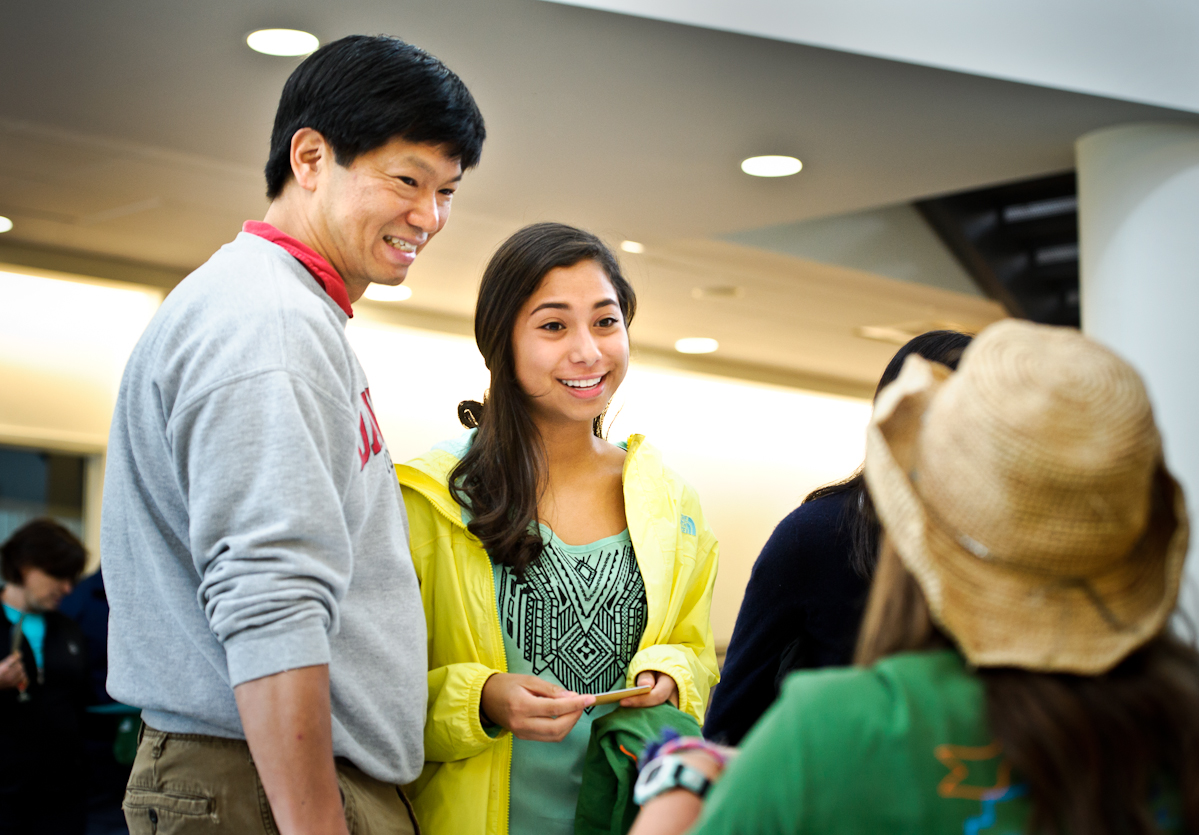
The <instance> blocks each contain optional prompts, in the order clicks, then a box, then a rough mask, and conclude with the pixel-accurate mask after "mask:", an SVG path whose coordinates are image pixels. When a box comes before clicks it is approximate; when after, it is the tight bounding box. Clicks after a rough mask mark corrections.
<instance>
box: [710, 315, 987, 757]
mask: <svg viewBox="0 0 1199 835" xmlns="http://www.w3.org/2000/svg"><path fill="white" fill-rule="evenodd" d="M969 344H970V337H969V336H968V335H966V334H964V333H958V332H957V331H945V330H941V331H929V332H928V333H922V334H920V335H919V336H916V337H914V338H912V339H911V340H909V341H908V342H907V343H906V344H905V345H903V347H901V348H900V349H899V350H898V351H897V352H896V353H895V356H893V357H892V358H891V361H890V362H888V363H887V367H886V368H885V369H884V370H883V375H882V378H881V379H880V380H879V382H878V388H877V390H876V391H875V395H874V396H875V398H876V399H877V398H878V392H881V391H882V390H883V389H884V388H886V387H887V386H888V385H889V384H890V383H892V382H893V381H894V380H895V378H896V377H898V376H899V370H900V369H901V368H902V367H903V363H904V360H906V359H907V358H908V356H909V355H911V354H916V355H918V356H921V357H924V358H925V359H927V360H929V361H930V362H936V363H940V364H941V365H944V366H946V367H948V368H957V364H958V360H959V359H961V356H962V352H963V351H964V350H966V346H967V345H969ZM878 543H879V525H878V517H877V515H875V512H874V503H873V502H872V501H871V500H870V491H868V490H867V489H866V479H865V476H864V475H863V473H862V468H861V467H859V468H858V469H857V471H856V472H854V473H853V474H852V475H850V476H849V477H847V478H845V479H843V480H841V481H838V482H836V483H835V484H829V485H826V486H824V487H821V488H818V489H816V490H813V491H812V492H811V493H809V494H808V496H807V498H805V499H804V500H803V503H802V504H801V505H800V506H799V507H797V508H796V509H795V510H793V511H792V512H791V513H789V514H788V515H787V517H786V518H785V519H783V521H781V522H779V524H778V526H777V527H776V528H775V529H774V533H772V534H771V535H770V539H769V540H767V541H766V544H765V545H764V546H763V547H762V552H761V553H760V554H759V555H758V559H757V561H756V562H755V563H754V568H753V571H752V572H751V574H750V577H749V583H748V585H747V586H746V588H745V596H744V597H743V598H742V600H741V610H740V611H739V612H738V613H737V624H736V626H735V628H734V629H733V637H732V640H731V641H729V648H728V652H727V654H726V655H725V658H724V667H723V669H722V670H721V673H720V687H718V688H716V692H715V693H714V694H713V696H712V708H711V710H709V711H708V721H707V722H706V723H705V724H704V736H706V737H707V738H708V739H711V740H715V741H717V742H722V743H725V744H728V745H736V744H738V743H739V742H740V741H741V739H742V737H744V736H745V734H746V733H748V732H749V729H750V728H752V727H753V726H754V723H755V722H757V721H758V719H760V718H761V716H762V714H763V713H765V712H766V709H767V708H768V707H770V705H771V704H772V703H773V702H774V700H775V698H777V697H778V693H779V686H780V685H781V684H782V681H783V679H785V678H786V677H787V676H788V675H789V674H790V673H792V672H795V671H796V670H807V669H814V668H817V667H836V666H844V665H846V664H849V663H851V662H852V661H853V647H854V641H855V640H856V638H857V635H858V625H859V624H860V623H861V620H862V612H863V610H864V609H865V608H866V592H867V591H868V590H869V588H870V577H871V575H872V574H873V573H874V564H875V562H876V561H877V559H878Z"/></svg>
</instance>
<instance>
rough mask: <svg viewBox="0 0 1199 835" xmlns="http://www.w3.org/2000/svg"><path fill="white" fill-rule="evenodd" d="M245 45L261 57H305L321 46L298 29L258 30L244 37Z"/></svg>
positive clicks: (314, 37)
mask: <svg viewBox="0 0 1199 835" xmlns="http://www.w3.org/2000/svg"><path fill="white" fill-rule="evenodd" d="M246 43H247V44H248V45H249V47H250V49H252V50H254V51H255V52H261V53H262V54H263V55H307V54H308V53H309V52H314V51H315V50H316V48H317V47H318V46H320V45H321V42H320V41H318V40H317V39H316V35H313V34H310V33H308V32H301V31H300V30H299V29H259V30H258V31H257V32H251V33H250V34H248V35H246Z"/></svg>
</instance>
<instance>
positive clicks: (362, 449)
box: [358, 387, 387, 470]
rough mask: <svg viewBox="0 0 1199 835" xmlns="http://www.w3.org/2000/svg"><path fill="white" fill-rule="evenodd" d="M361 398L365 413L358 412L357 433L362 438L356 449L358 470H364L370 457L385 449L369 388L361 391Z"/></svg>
mask: <svg viewBox="0 0 1199 835" xmlns="http://www.w3.org/2000/svg"><path fill="white" fill-rule="evenodd" d="M361 397H362V405H363V406H365V407H366V411H365V412H363V411H362V410H359V411H358V433H359V435H361V436H362V440H361V445H360V446H359V447H358V460H359V462H360V464H361V466H359V467H358V469H359V470H363V469H365V468H366V464H367V462H368V461H370V460H371V458H372V457H374V456H375V455H378V454H379V453H380V452H382V451H383V450H384V449H386V448H387V447H386V446H385V445H384V443H383V430H382V429H380V428H379V419H378V418H376V417H375V407H374V404H373V403H371V390H370V388H369V387H367V388H365V389H363V390H362V395H361ZM368 418H369V421H368Z"/></svg>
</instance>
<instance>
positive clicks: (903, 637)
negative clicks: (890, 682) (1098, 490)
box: [854, 536, 1199, 835]
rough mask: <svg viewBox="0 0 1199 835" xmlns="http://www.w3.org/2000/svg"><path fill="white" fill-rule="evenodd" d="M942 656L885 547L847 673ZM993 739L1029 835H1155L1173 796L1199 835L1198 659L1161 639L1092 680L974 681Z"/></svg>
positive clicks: (999, 677) (1028, 674)
mask: <svg viewBox="0 0 1199 835" xmlns="http://www.w3.org/2000/svg"><path fill="white" fill-rule="evenodd" d="M946 646H951V644H950V642H949V640H948V639H947V638H946V637H945V635H944V633H942V632H941V631H940V630H939V629H938V628H937V627H936V625H935V624H934V623H933V620H932V617H931V615H930V614H929V610H928V604H927V602H926V601H925V598H924V593H923V592H922V591H921V590H920V586H919V584H917V582H916V579H915V578H914V577H913V576H912V575H911V574H910V573H909V572H908V570H907V569H906V568H905V567H904V566H903V563H902V562H901V561H900V559H899V556H898V555H897V554H896V552H895V549H894V547H893V546H891V544H890V543H889V542H888V541H887V540H886V538H885V536H884V540H883V546H882V550H881V554H880V556H879V562H878V568H877V570H876V571H875V575H874V584H873V585H872V586H871V589H870V599H869V601H868V602H867V604H866V614H865V617H864V618H863V620H862V631H861V634H860V635H859V637H858V646H857V653H856V655H855V657H854V662H855V663H857V664H859V665H870V664H873V663H874V662H875V661H878V660H879V659H881V658H884V657H886V656H888V655H892V654H895V653H898V652H905V651H910V650H920V649H931V648H935V647H946ZM976 673H977V675H978V677H979V678H980V679H981V680H982V682H983V685H984V687H985V689H986V699H987V718H988V722H989V724H990V728H991V732H992V733H993V734H994V735H995V738H996V740H997V741H998V742H999V743H1000V744H1001V745H1002V746H1003V752H1004V755H1005V756H1006V757H1007V758H1008V760H1009V761H1010V762H1011V764H1012V768H1013V770H1014V772H1015V773H1016V774H1017V775H1018V776H1019V778H1020V779H1021V780H1023V781H1024V782H1026V783H1027V784H1028V788H1029V799H1030V801H1031V804H1032V815H1031V818H1030V820H1029V832H1032V833H1037V834H1038V835H1040V834H1041V833H1048V835H1066V833H1070V835H1082V833H1085V835H1154V833H1157V832H1160V831H1161V828H1160V824H1159V823H1158V822H1157V821H1155V820H1154V819H1153V817H1152V813H1151V803H1152V801H1153V798H1154V796H1155V795H1156V794H1158V793H1160V792H1166V793H1169V794H1174V793H1176V794H1177V796H1178V799H1179V806H1180V809H1181V811H1182V815H1183V822H1184V824H1185V831H1187V832H1196V833H1199V653H1196V652H1195V650H1194V649H1193V648H1192V647H1190V646H1188V645H1186V644H1184V643H1182V642H1181V641H1179V640H1178V639H1177V638H1175V637H1173V636H1172V635H1170V634H1169V633H1168V632H1162V633H1161V634H1159V635H1158V636H1157V637H1156V638H1154V639H1153V640H1151V641H1149V642H1148V643H1147V644H1145V645H1144V646H1143V647H1141V648H1140V649H1138V650H1137V651H1135V652H1133V653H1132V654H1131V655H1129V656H1128V657H1127V658H1125V659H1124V660H1123V661H1121V662H1120V663H1119V664H1118V665H1116V667H1114V668H1113V669H1112V670H1110V671H1108V672H1106V673H1103V674H1101V675H1095V676H1084V675H1071V674H1067V673H1041V672H1034V671H1032V670H1024V669H1017V668H1012V667H1003V668H999V667H996V668H981V669H979V670H977V671H976Z"/></svg>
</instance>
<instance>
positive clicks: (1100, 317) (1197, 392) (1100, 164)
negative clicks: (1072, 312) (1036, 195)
mask: <svg viewBox="0 0 1199 835" xmlns="http://www.w3.org/2000/svg"><path fill="white" fill-rule="evenodd" d="M1076 150H1077V155H1078V198H1079V200H1078V223H1079V234H1080V243H1081V248H1082V288H1081V289H1082V328H1083V331H1085V332H1086V333H1087V334H1089V335H1090V336H1092V337H1094V338H1096V339H1098V340H1099V341H1101V342H1103V343H1105V344H1106V345H1108V346H1110V347H1111V348H1113V349H1114V350H1116V351H1117V352H1119V353H1120V354H1121V355H1122V356H1124V357H1125V358H1126V359H1128V361H1129V362H1131V363H1132V364H1133V365H1134V366H1135V367H1136V368H1137V370H1139V371H1140V372H1141V374H1142V376H1143V377H1144V378H1145V382H1146V384H1147V386H1148V389H1149V396H1150V397H1151V398H1152V400H1153V405H1154V410H1155V413H1156V415H1157V422H1158V426H1160V427H1161V430H1162V435H1163V438H1164V442H1165V448H1166V462H1167V465H1168V466H1169V467H1170V469H1171V470H1172V471H1173V472H1174V475H1175V477H1176V478H1178V480H1179V481H1180V482H1181V483H1182V486H1183V489H1185V490H1186V492H1187V505H1188V507H1189V508H1190V515H1191V520H1192V532H1191V550H1190V556H1189V557H1188V560H1187V571H1186V578H1185V581H1184V586H1183V594H1182V598H1181V602H1180V606H1181V607H1182V609H1183V610H1184V611H1185V612H1186V613H1187V615H1189V617H1190V619H1191V622H1192V623H1193V624H1194V625H1195V626H1196V627H1197V628H1199V556H1196V554H1197V553H1199V548H1197V547H1196V542H1197V540H1199V517H1197V515H1196V511H1197V510H1199V128H1195V127H1192V126H1188V125H1171V124H1135V125H1124V126H1121V127H1115V128H1105V129H1103V130H1099V131H1095V132H1094V133H1089V134H1087V135H1086V136H1084V137H1082V138H1081V139H1080V140H1078V144H1077V146H1076Z"/></svg>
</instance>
